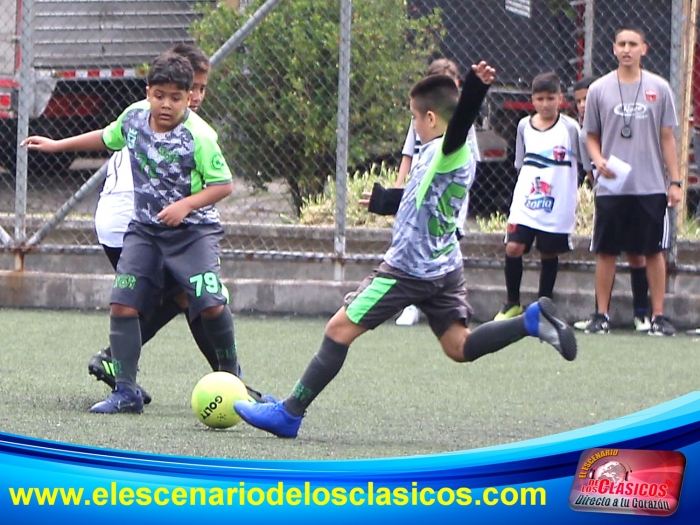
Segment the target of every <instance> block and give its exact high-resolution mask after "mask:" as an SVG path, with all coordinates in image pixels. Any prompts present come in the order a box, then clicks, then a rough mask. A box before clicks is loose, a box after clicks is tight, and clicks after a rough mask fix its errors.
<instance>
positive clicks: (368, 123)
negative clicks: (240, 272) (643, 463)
mask: <svg viewBox="0 0 700 525" xmlns="http://www.w3.org/2000/svg"><path fill="white" fill-rule="evenodd" d="M696 4H697V1H696V0H693V1H689V0H629V1H619V0H573V1H569V0H462V1H455V0H409V1H408V2H407V1H406V0H383V1H381V2H378V1H374V0H354V1H353V2H350V1H349V0H343V1H342V2H341V1H340V0H335V1H328V2H319V1H314V0H288V1H274V0H267V1H265V2H264V1H263V0H253V1H238V0H226V1H221V2H218V3H217V2H214V1H204V2H202V1H201V0H200V1H198V2H188V1H171V0H131V1H119V2H111V1H101V0H22V1H20V0H0V6H2V10H1V11H0V141H1V144H2V148H0V166H1V167H0V227H1V229H0V246H2V248H3V249H5V250H13V251H15V252H16V253H20V254H21V253H24V252H26V251H28V250H30V249H33V250H37V249H38V250H51V249H54V250H63V251H69V250H73V251H79V250H97V249H98V248H97V247H96V238H95V235H94V232H93V229H92V228H93V227H92V214H93V211H94V207H95V202H96V199H97V194H98V192H99V188H100V182H101V178H100V174H99V173H98V175H93V174H94V173H95V172H96V170H97V169H98V168H99V167H100V166H101V165H102V164H103V163H104V161H105V159H106V157H107V154H106V153H105V154H89V155H87V154H61V155H42V154H39V153H36V152H32V153H30V154H29V155H27V152H26V151H25V150H22V149H20V150H19V151H18V150H17V147H16V144H17V137H18V136H19V137H20V138H21V137H23V136H26V135H27V134H37V133H38V134H45V135H48V136H51V137H54V138H60V137H65V136H69V135H72V134H76V133H81V132H85V131H90V130H93V129H97V128H101V127H103V126H105V125H106V124H108V123H109V122H110V121H111V120H113V119H114V118H115V117H116V116H117V115H118V114H119V112H120V111H121V110H122V109H123V108H125V107H126V106H127V105H128V104H129V103H131V102H133V101H136V100H139V99H141V98H143V96H144V93H145V81H144V73H145V71H146V68H147V64H148V62H150V61H151V59H152V58H153V57H155V56H156V55H157V54H158V53H160V52H161V51H163V50H165V49H167V48H169V47H171V46H172V45H174V44H176V43H180V42H195V43H197V44H198V45H200V46H201V47H202V48H203V49H204V50H205V51H206V52H207V53H208V54H209V55H210V56H213V60H212V62H213V67H214V69H213V71H212V73H211V75H210V80H209V85H208V89H207V97H206V100H205V102H204V104H203V108H202V111H201V113H202V115H203V116H204V118H205V119H206V120H208V121H209V122H211V123H212V124H213V126H214V127H215V128H216V129H217V131H218V133H219V137H220V143H221V145H222V149H223V151H224V153H225V155H226V157H227V160H228V162H229V163H230V165H231V167H232V169H233V170H234V172H235V174H236V190H235V193H234V195H233V196H231V197H230V198H228V199H227V200H225V201H224V202H222V203H220V205H219V206H218V207H219V209H220V211H221V213H222V217H223V219H224V220H225V221H226V223H227V224H226V230H227V232H228V236H227V239H226V245H225V248H226V249H227V250H228V251H229V253H233V254H238V255H241V254H242V256H253V257H255V256H256V255H257V256H280V257H284V256H285V254H287V255H288V256H293V257H305V258H318V257H330V258H335V259H336V260H352V259H353V258H362V257H363V256H368V257H376V256H378V255H380V254H381V253H382V252H383V251H384V249H385V248H386V246H387V243H388V239H389V234H388V230H387V229H386V226H388V224H389V223H387V222H372V221H371V220H368V218H367V214H366V213H365V212H363V211H361V210H360V209H359V207H358V205H357V203H356V200H357V197H359V195H360V193H361V191H362V190H363V189H368V188H370V187H371V185H372V183H373V182H374V181H375V180H381V181H382V182H384V183H385V184H392V181H393V179H394V178H395V177H396V172H395V170H396V168H397V167H398V163H399V162H400V158H401V153H400V151H401V146H402V144H403V140H404V137H405V135H406V131H407V129H408V126H409V125H410V113H409V111H408V103H407V92H408V90H409V88H410V86H411V85H412V84H413V83H414V82H415V81H416V80H417V79H419V78H420V77H421V76H422V75H424V74H425V71H426V68H427V64H428V63H429V61H430V60H431V59H433V58H436V57H447V58H450V59H452V60H454V61H455V62H456V63H457V64H458V66H459V67H460V68H461V69H462V71H465V70H466V69H467V68H468V67H469V65H470V64H471V63H472V62H474V61H476V60H479V59H484V60H487V61H489V62H490V63H492V64H493V65H494V66H495V67H496V68H497V69H498V81H497V84H496V85H494V86H493V88H492V89H491V91H490V93H489V95H488V99H487V101H486V103H485V104H484V106H483V108H482V112H481V115H480V117H479V120H478V122H477V126H476V132H477V144H478V158H479V160H480V162H479V165H478V174H477V179H476V182H475V185H474V187H473V189H472V193H471V200H470V203H471V211H470V218H469V230H470V232H471V234H470V236H469V237H468V238H467V239H466V241H464V242H466V243H467V245H468V256H469V257H470V258H473V259H480V260H482V261H483V262H485V263H487V264H490V262H491V261H494V260H500V259H501V258H502V255H503V252H502V250H503V249H502V246H501V245H500V242H501V238H502V233H503V231H504V227H505V225H504V222H503V218H502V216H501V217H499V216H495V217H494V214H496V213H499V212H500V213H507V210H508V206H509V204H510V198H511V192H512V189H513V187H514V184H515V180H516V177H517V173H516V171H515V169H514V168H513V160H514V144H515V134H516V129H517V123H518V121H519V120H520V119H521V118H522V117H523V116H525V115H527V114H529V113H530V112H531V111H532V109H533V108H532V105H531V102H530V92H529V84H530V82H531V80H532V78H533V77H534V76H535V75H537V74H538V73H541V72H545V71H555V72H556V73H557V74H558V75H559V77H560V79H561V81H562V85H563V87H564V88H565V89H567V90H570V88H571V86H572V85H573V83H574V82H575V81H576V80H578V79H580V78H581V77H583V76H588V75H593V76H597V75H601V74H604V73H606V72H608V71H609V70H611V69H614V68H615V67H616V62H615V58H614V56H613V55H612V40H613V35H614V32H615V30H616V29H617V28H619V27H621V26H623V25H628V26H630V25H631V26H636V27H640V28H642V29H643V30H644V31H645V32H646V37H647V40H648V42H649V45H650V49H649V53H648V55H647V56H646V57H645V58H644V67H646V68H647V69H648V70H650V71H652V72H655V73H658V74H660V75H662V76H663V77H665V78H667V79H669V81H670V82H671V86H672V88H673V90H674V92H675V94H676V96H677V108H678V111H679V116H680V117H681V119H682V120H683V122H684V123H685V124H686V126H684V127H682V128H681V130H679V136H678V137H679V141H680V142H679V150H680V155H681V164H682V167H683V171H684V173H687V177H688V184H687V185H686V187H687V202H684V205H686V207H685V208H684V213H683V214H682V215H683V218H685V216H686V215H687V216H689V217H694V216H695V214H696V213H697V210H698V202H699V201H700V179H699V177H698V173H697V169H696V167H695V163H694V156H693V147H692V145H693V137H695V138H696V142H700V140H697V139H698V138H700V132H699V131H697V130H698V129H700V120H697V119H698V118H700V117H698V116H699V115H700V107H698V110H697V111H696V112H695V115H696V117H697V118H696V120H695V125H696V128H695V130H696V133H695V135H693V133H692V129H693V128H689V127H688V126H687V123H689V122H690V121H689V119H690V118H691V115H692V106H693V104H692V101H698V100H700V93H690V92H688V91H687V89H688V87H689V86H690V81H689V79H691V78H695V79H696V81H695V82H694V83H693V86H694V88H695V89H700V66H698V65H697V62H693V55H694V53H693V51H694V48H695V47H696V46H694V45H690V44H689V43H692V42H695V36H694V34H695V32H694V29H695V27H694V24H686V23H685V21H687V20H694V21H695V23H697V20H696V19H695V16H694V14H693V13H695V12H696V11H697V7H696ZM343 9H346V11H345V15H346V16H348V17H349V16H350V15H351V18H347V20H346V21H347V28H346V29H347V31H348V32H347V34H345V33H344V32H343V24H342V21H343V16H342V15H343ZM691 10H692V11H691ZM689 26H692V27H690V28H689ZM691 29H692V31H691ZM344 52H345V53H346V55H347V58H349V76H348V77H347V78H344V77H343V75H340V79H339V71H340V72H341V73H342V72H343V60H342V58H343V56H344V55H343V53H344ZM696 55H697V54H696ZM339 57H340V58H339ZM568 95H569V96H568V97H567V104H566V107H565V108H563V110H564V111H566V112H568V113H570V114H571V115H572V116H575V114H576V113H575V105H574V104H573V100H572V98H571V96H570V92H568ZM344 100H347V101H349V105H348V106H347V111H346V112H343V111H342V109H343V104H342V103H340V104H339V102H342V101H344ZM696 106H698V104H697V103H696ZM339 108H340V110H339ZM339 119H340V120H339ZM344 119H346V120H347V122H343V120H344ZM339 122H340V125H339ZM345 124H347V129H348V132H347V134H345V132H344V128H345ZM689 131H691V132H689ZM698 147H699V148H700V144H698ZM698 151H700V150H698ZM345 165H347V169H345ZM373 166H375V167H373ZM376 166H382V167H381V168H379V167H376ZM346 172H347V174H348V177H347V195H345V192H336V190H335V189H336V187H337V184H336V178H338V179H339V180H340V181H341V182H340V186H341V187H343V188H344V187H345V181H344V180H343V179H345V174H346ZM86 181H89V182H88V184H87V186H83V185H84V184H85V182H86ZM81 186H82V188H81ZM76 192H78V193H77V198H76ZM336 194H339V197H340V199H336ZM583 200H584V201H585V202H587V204H584V205H583V206H582V207H581V209H580V211H579V215H580V216H581V217H582V219H583V220H582V226H581V228H582V230H581V232H580V233H582V234H583V235H584V238H582V239H581V241H580V243H579V247H580V248H581V249H579V250H576V251H575V252H573V253H572V254H571V255H570V260H577V259H581V258H586V257H587V253H586V250H585V246H586V245H587V240H586V239H585V235H587V234H589V231H590V230H589V229H590V216H591V214H592V206H591V204H590V202H589V201H590V196H586V195H584V196H583ZM57 211H58V212H59V213H58V215H56V212H57ZM64 216H65V219H64ZM681 222H682V223H683V225H684V226H683V228H681V230H680V234H681V235H684V236H685V235H687V236H688V237H693V236H694V235H695V233H694V230H693V227H692V225H693V224H694V223H693V222H692V221H689V222H687V223H686V222H685V221H681ZM587 228H588V229H587ZM480 231H483V232H486V233H489V234H491V235H490V236H480V237H478V238H477V235H478V232H480ZM465 253H466V252H465Z"/></svg>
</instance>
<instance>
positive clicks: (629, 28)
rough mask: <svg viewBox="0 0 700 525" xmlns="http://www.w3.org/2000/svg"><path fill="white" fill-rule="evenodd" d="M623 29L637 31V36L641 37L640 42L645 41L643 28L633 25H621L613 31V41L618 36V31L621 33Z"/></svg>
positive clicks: (615, 40)
mask: <svg viewBox="0 0 700 525" xmlns="http://www.w3.org/2000/svg"><path fill="white" fill-rule="evenodd" d="M623 31H632V32H633V33H637V34H638V35H639V36H641V37H642V43H644V42H646V41H647V37H646V35H645V34H644V30H643V29H640V28H638V27H634V26H622V27H621V28H620V29H618V30H617V31H615V38H614V40H613V41H614V42H617V37H618V35H619V34H620V33H622V32H623Z"/></svg>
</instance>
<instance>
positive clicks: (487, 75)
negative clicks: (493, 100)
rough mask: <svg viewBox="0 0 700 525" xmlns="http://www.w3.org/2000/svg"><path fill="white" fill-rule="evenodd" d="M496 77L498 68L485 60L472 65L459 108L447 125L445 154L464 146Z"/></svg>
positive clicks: (444, 145)
mask: <svg viewBox="0 0 700 525" xmlns="http://www.w3.org/2000/svg"><path fill="white" fill-rule="evenodd" d="M495 78H496V70H495V69H494V68H492V67H491V66H489V65H488V64H487V63H486V62H484V61H482V62H479V63H478V64H474V65H472V68H471V70H470V71H469V73H467V75H466V76H465V77H464V82H463V83H462V94H461V95H460V97H459V102H458V104H457V109H456V110H455V113H454V115H452V118H451V119H450V122H449V124H448V125H447V131H446V132H445V139H444V141H443V143H442V153H443V154H444V155H450V154H451V153H454V152H455V151H457V150H458V149H459V148H461V147H462V146H464V143H465V142H466V140H467V134H468V133H469V128H471V127H472V125H473V124H474V121H475V120H476V116H477V115H478V114H479V109H481V104H482V102H483V101H484V97H485V96H486V92H487V91H488V90H489V86H490V85H491V84H492V83H493V80H494V79H495Z"/></svg>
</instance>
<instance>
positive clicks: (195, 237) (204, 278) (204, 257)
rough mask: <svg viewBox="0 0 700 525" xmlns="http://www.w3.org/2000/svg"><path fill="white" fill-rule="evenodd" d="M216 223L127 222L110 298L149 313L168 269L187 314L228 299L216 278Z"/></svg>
mask: <svg viewBox="0 0 700 525" xmlns="http://www.w3.org/2000/svg"><path fill="white" fill-rule="evenodd" d="M223 235H224V232H223V229H222V228H221V226H220V225H218V224H211V225H198V226H185V227H182V226H181V227H178V228H161V227H157V226H147V225H143V224H138V223H133V222H132V223H131V224H130V225H129V229H128V230H127V232H126V234H125V235H124V246H123V247H122V253H121V257H120V258H119V263H118V264H117V275H116V278H115V281H114V287H113V288H112V298H111V301H110V302H111V303H116V304H122V305H124V306H129V307H131V308H134V309H136V310H138V311H139V313H142V314H145V315H150V313H151V312H152V311H153V309H154V308H155V307H156V306H157V305H158V304H159V302H160V299H161V297H162V295H163V289H164V286H165V285H166V282H165V275H166V272H169V273H170V274H171V275H172V277H173V279H174V280H175V282H176V283H177V284H178V285H179V286H180V287H182V289H183V290H185V291H186V292H187V296H188V298H189V303H190V311H189V315H190V319H194V318H195V317H197V315H199V314H200V313H201V312H202V310H204V309H206V308H211V307H214V306H219V305H224V304H226V303H227V302H228V290H227V289H226V287H225V286H224V285H223V283H221V279H220V265H219V243H220V241H221V239H222V237H223Z"/></svg>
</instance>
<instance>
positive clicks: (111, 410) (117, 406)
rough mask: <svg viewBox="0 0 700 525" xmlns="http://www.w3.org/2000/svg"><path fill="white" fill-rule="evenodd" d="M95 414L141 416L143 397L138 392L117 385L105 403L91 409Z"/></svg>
mask: <svg viewBox="0 0 700 525" xmlns="http://www.w3.org/2000/svg"><path fill="white" fill-rule="evenodd" d="M90 412H92V413H94V414H140V413H141V412H143V397H142V396H141V392H139V391H138V390H136V391H133V390H129V389H126V388H124V387H123V386H121V385H119V384H117V386H116V387H115V389H114V391H112V393H111V394H109V395H108V396H107V397H106V398H105V399H104V400H103V401H100V402H99V403H95V404H94V405H92V407H90Z"/></svg>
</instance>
